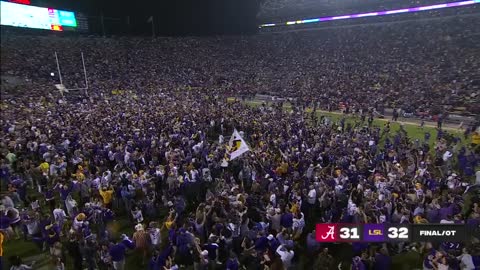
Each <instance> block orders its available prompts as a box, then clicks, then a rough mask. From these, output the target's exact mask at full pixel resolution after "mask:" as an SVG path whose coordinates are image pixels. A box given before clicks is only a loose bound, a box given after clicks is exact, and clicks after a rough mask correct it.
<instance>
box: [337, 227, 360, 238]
mask: <svg viewBox="0 0 480 270" xmlns="http://www.w3.org/2000/svg"><path fill="white" fill-rule="evenodd" d="M340 238H342V239H360V235H358V228H340Z"/></svg>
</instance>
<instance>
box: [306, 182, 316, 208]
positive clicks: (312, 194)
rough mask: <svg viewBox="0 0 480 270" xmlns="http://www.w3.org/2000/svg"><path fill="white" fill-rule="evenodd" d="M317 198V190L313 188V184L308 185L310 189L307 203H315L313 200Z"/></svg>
mask: <svg viewBox="0 0 480 270" xmlns="http://www.w3.org/2000/svg"><path fill="white" fill-rule="evenodd" d="M316 200H317V191H316V190H315V187H314V186H310V191H308V199H307V201H308V203H309V204H315V201H316Z"/></svg>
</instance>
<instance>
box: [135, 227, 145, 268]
mask: <svg viewBox="0 0 480 270" xmlns="http://www.w3.org/2000/svg"><path fill="white" fill-rule="evenodd" d="M132 240H133V242H135V249H136V250H137V253H140V255H141V256H142V265H145V260H146V259H147V251H148V234H147V233H146V232H145V229H144V228H143V225H142V224H140V223H139V224H137V225H135V232H134V233H133V237H132Z"/></svg>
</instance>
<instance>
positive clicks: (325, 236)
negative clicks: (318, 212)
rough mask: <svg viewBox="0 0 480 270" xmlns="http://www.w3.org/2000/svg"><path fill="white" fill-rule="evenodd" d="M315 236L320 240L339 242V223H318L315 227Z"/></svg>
mask: <svg viewBox="0 0 480 270" xmlns="http://www.w3.org/2000/svg"><path fill="white" fill-rule="evenodd" d="M315 236H316V239H317V241H318V242H337V240H338V239H337V238H338V235H337V224H330V223H320V224H317V226H316V228H315Z"/></svg>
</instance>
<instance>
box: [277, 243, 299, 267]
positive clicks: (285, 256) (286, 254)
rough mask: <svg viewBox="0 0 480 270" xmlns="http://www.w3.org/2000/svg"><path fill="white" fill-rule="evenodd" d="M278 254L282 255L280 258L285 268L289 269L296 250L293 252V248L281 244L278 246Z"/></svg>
mask: <svg viewBox="0 0 480 270" xmlns="http://www.w3.org/2000/svg"><path fill="white" fill-rule="evenodd" d="M277 254H278V255H280V259H281V260H282V262H283V266H284V267H285V269H288V268H289V267H290V266H291V265H292V259H293V256H294V255H295V252H293V250H289V249H288V248H287V247H285V246H284V245H280V246H279V247H278V248H277Z"/></svg>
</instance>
